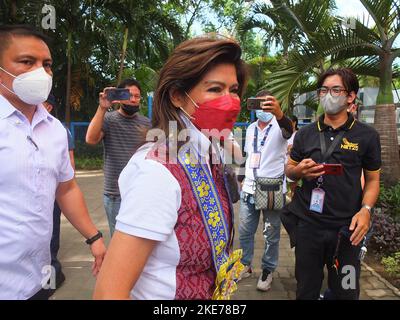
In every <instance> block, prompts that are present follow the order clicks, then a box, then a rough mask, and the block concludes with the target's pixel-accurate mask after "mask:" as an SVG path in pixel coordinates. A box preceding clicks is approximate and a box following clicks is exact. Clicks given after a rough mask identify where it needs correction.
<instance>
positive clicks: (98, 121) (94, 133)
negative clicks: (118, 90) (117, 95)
mask: <svg viewBox="0 0 400 320" xmlns="http://www.w3.org/2000/svg"><path fill="white" fill-rule="evenodd" d="M107 89H112V88H110V87H109V88H105V89H104V90H103V92H100V94H99V107H98V108H97V111H96V114H95V115H94V117H93V119H92V121H90V124H89V127H88V130H87V132H86V143H88V144H98V143H99V142H100V141H101V140H102V139H103V137H104V131H103V123H104V117H105V115H106V112H107V109H108V108H110V107H111V106H112V101H108V100H107V97H106V93H105V92H106V90H107Z"/></svg>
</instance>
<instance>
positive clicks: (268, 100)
mask: <svg viewBox="0 0 400 320" xmlns="http://www.w3.org/2000/svg"><path fill="white" fill-rule="evenodd" d="M257 97H258V98H260V99H263V100H265V101H263V102H262V104H261V106H262V108H263V110H257V112H256V115H257V118H258V121H256V122H254V123H252V124H251V125H250V126H249V127H248V128H247V132H246V142H245V146H244V151H245V152H246V154H247V160H246V171H245V179H244V181H243V186H242V194H241V201H240V222H239V240H240V246H241V248H242V249H243V257H242V263H243V264H244V265H245V269H244V270H243V272H242V275H241V277H240V278H246V277H249V276H250V275H251V273H252V270H251V262H252V259H253V253H254V235H255V233H256V231H257V226H258V222H259V219H260V213H261V211H263V218H264V230H263V234H264V239H265V249H264V254H263V257H262V263H261V267H262V270H263V272H262V274H261V275H260V277H259V280H258V283H257V289H259V290H262V291H267V290H269V289H270V288H271V282H272V273H273V272H274V271H275V269H276V267H277V265H278V257H279V240H280V226H281V222H280V216H279V211H276V210H274V211H267V210H256V209H255V201H254V192H255V175H256V177H265V178H280V177H282V181H283V176H284V166H285V156H286V151H287V139H289V138H290V136H291V135H292V131H293V129H292V125H291V122H290V120H289V119H288V118H287V117H286V116H285V115H284V114H283V112H282V110H281V107H280V105H279V102H278V101H277V100H276V99H275V97H273V96H272V95H271V94H270V93H269V92H268V91H261V92H260V93H259V94H257ZM255 141H256V145H255ZM257 154H259V156H257ZM256 158H257V159H258V160H257V161H256V162H257V163H254V162H255V159H256ZM283 192H284V193H286V186H285V185H284V187H283Z"/></svg>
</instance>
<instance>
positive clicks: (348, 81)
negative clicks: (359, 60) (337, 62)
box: [317, 68, 360, 94]
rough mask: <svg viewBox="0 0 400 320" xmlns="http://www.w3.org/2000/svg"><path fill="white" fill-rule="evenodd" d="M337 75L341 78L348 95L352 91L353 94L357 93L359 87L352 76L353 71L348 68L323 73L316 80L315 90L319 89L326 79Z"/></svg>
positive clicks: (333, 69) (356, 80)
mask: <svg viewBox="0 0 400 320" xmlns="http://www.w3.org/2000/svg"><path fill="white" fill-rule="evenodd" d="M334 75H338V76H339V77H341V78H342V81H343V85H344V87H345V89H346V90H347V92H348V93H350V92H352V91H354V93H355V94H357V93H358V89H359V88H360V85H359V83H358V79H357V76H356V75H355V74H354V72H353V70H351V69H350V68H337V69H335V68H330V69H328V70H327V71H325V72H324V73H323V74H322V75H321V76H320V77H319V79H318V83H317V88H321V87H322V85H323V84H324V81H325V79H326V78H327V77H330V76H334Z"/></svg>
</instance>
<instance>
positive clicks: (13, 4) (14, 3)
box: [10, 0, 17, 23]
mask: <svg viewBox="0 0 400 320" xmlns="http://www.w3.org/2000/svg"><path fill="white" fill-rule="evenodd" d="M10 17H11V21H12V22H13V23H15V22H16V21H17V1H16V0H13V1H11V6H10Z"/></svg>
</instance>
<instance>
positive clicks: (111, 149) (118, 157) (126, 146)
mask: <svg viewBox="0 0 400 320" xmlns="http://www.w3.org/2000/svg"><path fill="white" fill-rule="evenodd" d="M118 88H119V89H122V88H125V89H128V90H129V94H128V96H130V97H129V99H126V100H125V98H127V96H125V95H126V93H127V92H124V90H116V89H115V88H105V89H104V90H103V92H101V93H100V94H99V107H98V108H97V111H96V114H95V115H94V117H93V119H92V121H91V122H90V125H89V128H88V131H87V133H86V143H88V144H91V145H95V144H97V143H99V142H100V141H103V146H104V199H103V200H104V208H105V211H106V214H107V219H108V224H109V227H110V233H111V236H112V235H113V233H114V229H115V223H116V221H115V218H116V216H117V214H118V211H119V207H120V204H121V195H120V192H119V188H118V178H119V175H120V173H121V171H122V169H123V168H124V167H125V166H126V164H127V163H128V161H129V159H130V158H131V157H132V155H133V154H134V153H135V152H136V150H137V148H138V147H139V146H140V145H141V144H142V143H143V142H144V136H143V132H144V130H143V129H145V128H150V120H149V119H148V118H147V117H145V116H142V115H141V114H139V113H138V111H139V104H140V99H141V94H140V92H141V89H140V84H139V82H138V81H136V80H135V79H126V80H124V81H123V82H121V84H120V85H119V86H118ZM121 98H122V99H123V100H122V99H121ZM115 103H121V108H119V109H118V110H116V111H112V112H107V110H108V109H109V108H110V107H111V106H112V105H113V104H115Z"/></svg>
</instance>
